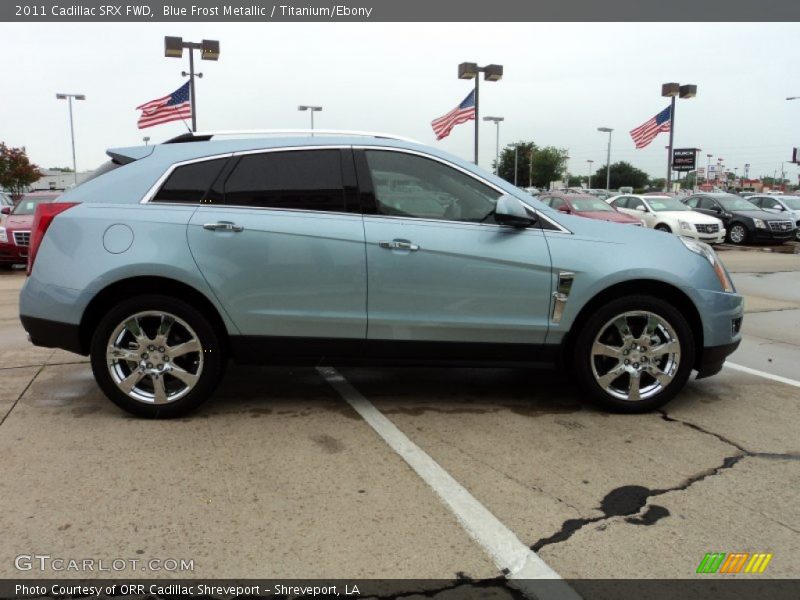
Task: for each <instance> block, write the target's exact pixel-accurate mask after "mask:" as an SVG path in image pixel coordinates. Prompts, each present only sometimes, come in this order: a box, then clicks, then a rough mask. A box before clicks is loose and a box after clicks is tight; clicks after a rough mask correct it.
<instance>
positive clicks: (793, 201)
mask: <svg viewBox="0 0 800 600" xmlns="http://www.w3.org/2000/svg"><path fill="white" fill-rule="evenodd" d="M781 200H783V203H784V204H785V205H786V206H788V207H789V208H790V209H792V210H800V198H798V197H797V196H784V197H783V198H781Z"/></svg>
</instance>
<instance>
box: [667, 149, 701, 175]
mask: <svg viewBox="0 0 800 600" xmlns="http://www.w3.org/2000/svg"><path fill="white" fill-rule="evenodd" d="M696 158H697V149H696V148H675V149H674V150H673V151H672V170H673V171H694V170H695V160H696Z"/></svg>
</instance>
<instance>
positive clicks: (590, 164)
mask: <svg viewBox="0 0 800 600" xmlns="http://www.w3.org/2000/svg"><path fill="white" fill-rule="evenodd" d="M586 162H587V163H589V182H588V183H587V184H586V187H587V188H588V189H592V164H594V161H593V160H592V159H591V158H589V159H587V160H586Z"/></svg>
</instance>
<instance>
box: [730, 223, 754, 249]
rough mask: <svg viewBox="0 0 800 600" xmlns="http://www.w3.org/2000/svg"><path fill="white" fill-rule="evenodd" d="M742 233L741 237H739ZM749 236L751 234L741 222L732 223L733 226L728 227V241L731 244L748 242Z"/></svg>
mask: <svg viewBox="0 0 800 600" xmlns="http://www.w3.org/2000/svg"><path fill="white" fill-rule="evenodd" d="M734 230H735V231H734ZM740 235H741V237H739V236H740ZM749 237H750V235H749V234H748V232H747V227H745V226H744V225H743V224H741V223H731V226H730V227H728V241H729V242H730V243H731V244H737V245H741V244H746V243H747V239H748V238H749ZM737 240H738V241H737Z"/></svg>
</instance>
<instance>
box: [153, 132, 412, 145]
mask: <svg viewBox="0 0 800 600" xmlns="http://www.w3.org/2000/svg"><path fill="white" fill-rule="evenodd" d="M236 135H308V136H311V137H313V136H317V135H319V136H323V135H337V136H343V137H347V136H358V137H372V138H382V139H389V140H399V141H403V142H411V143H413V144H418V143H419V142H418V141H417V140H413V139H411V138H407V137H401V136H399V135H393V134H391V133H379V132H374V131H349V130H347V129H243V130H240V131H236V130H222V131H196V132H194V133H183V134H181V135H179V136H177V137H174V138H171V139H169V140H167V141H166V142H164V143H165V144H179V143H182V142H205V141H208V140H210V139H211V138H214V137H217V136H236Z"/></svg>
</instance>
